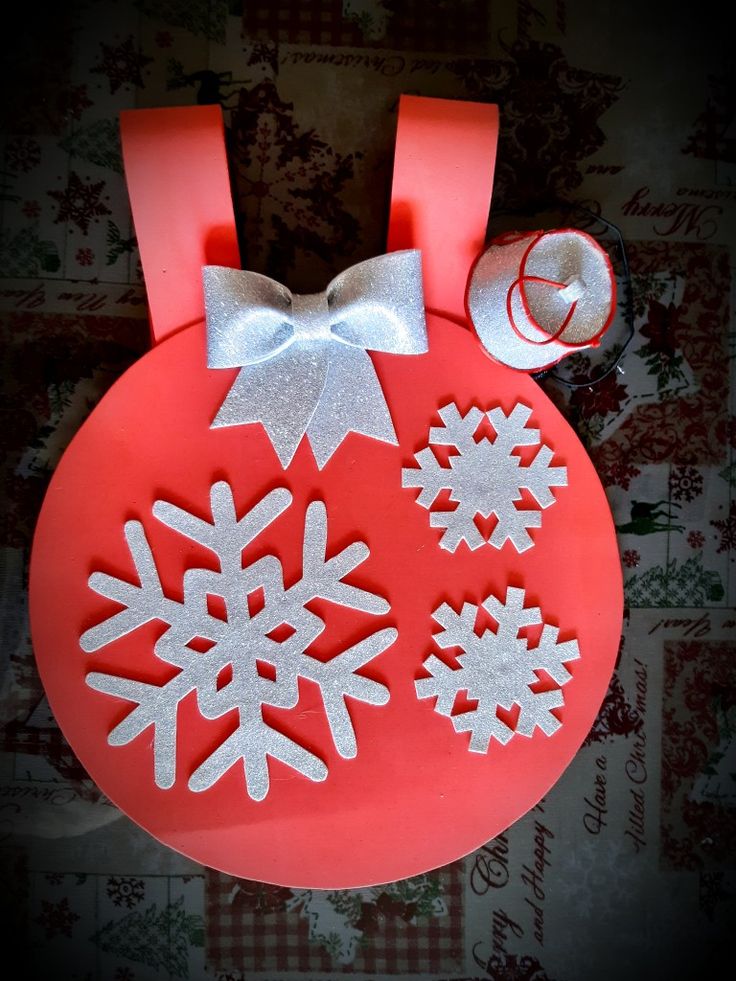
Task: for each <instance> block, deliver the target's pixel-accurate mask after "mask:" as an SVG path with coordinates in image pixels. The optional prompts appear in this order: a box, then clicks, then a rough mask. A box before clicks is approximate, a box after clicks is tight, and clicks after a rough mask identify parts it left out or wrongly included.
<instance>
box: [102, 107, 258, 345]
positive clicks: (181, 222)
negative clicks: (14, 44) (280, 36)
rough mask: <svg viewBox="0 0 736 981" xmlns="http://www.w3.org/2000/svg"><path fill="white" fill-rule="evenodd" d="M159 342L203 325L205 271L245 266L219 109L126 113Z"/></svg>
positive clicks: (131, 182)
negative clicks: (243, 264)
mask: <svg viewBox="0 0 736 981" xmlns="http://www.w3.org/2000/svg"><path fill="white" fill-rule="evenodd" d="M120 132H121V138H122V144H123V161H124V164H125V176H126V180H127V184H128V193H129V195H130V203H131V208H132V211H133V223H134V225H135V232H136V236H137V238H138V247H139V249H140V254H141V264H142V266H143V274H144V277H145V282H146V290H147V293H148V305H149V311H150V319H151V335H152V340H153V343H154V344H156V343H158V342H159V341H162V340H163V339H164V338H165V337H168V336H169V335H170V334H173V333H175V332H176V331H178V330H181V328H182V327H188V326H190V325H191V324H194V323H197V322H199V321H202V320H203V319H204V296H203V292H202V266H204V265H218V266H231V267H234V268H237V269H239V268H240V252H239V249H238V240H237V234H236V226H235V214H234V212H233V202H232V197H231V194H230V180H229V177H228V167H227V158H226V155H225V140H224V127H223V121H222V110H221V109H220V107H219V106H186V107H177V108H173V109H135V110H130V111H127V112H122V113H121V114H120Z"/></svg>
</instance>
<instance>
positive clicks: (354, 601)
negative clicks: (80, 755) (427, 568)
mask: <svg viewBox="0 0 736 981" xmlns="http://www.w3.org/2000/svg"><path fill="white" fill-rule="evenodd" d="M210 501H211V510H212V521H211V522H210V521H204V520H202V519H201V518H198V517H196V516H195V515H193V514H190V513H189V512H187V511H185V510H183V509H182V508H179V507H176V506H175V505H174V504H170V503H168V502H166V501H156V503H155V504H154V506H153V514H154V516H155V517H156V518H157V519H158V520H159V521H161V522H162V523H163V524H164V525H167V526H168V527H169V528H172V529H173V530H174V531H176V532H178V533H179V534H181V535H184V536H186V537H187V538H189V539H191V540H193V541H195V542H197V543H198V544H199V545H201V546H204V548H206V549H208V550H209V551H211V552H213V553H214V554H215V555H216V556H217V559H218V560H219V567H220V568H219V571H213V570H211V569H206V568H195V569H188V570H187V571H186V572H185V573H184V577H183V599H182V600H177V599H173V598H171V597H169V596H167V595H166V594H165V593H164V590H163V587H162V585H161V580H160V578H159V574H158V570H157V568H156V563H155V561H154V556H153V553H152V550H151V546H150V544H149V542H148V538H147V536H146V531H145V529H144V527H143V525H142V524H141V522H140V521H128V522H126V524H125V537H126V540H127V542H128V547H129V549H130V554H131V556H132V559H133V562H134V564H135V569H136V572H137V574H138V579H139V583H138V584H134V583H129V582H125V581H124V580H122V579H117V578H115V577H114V576H110V575H107V574H106V573H104V572H95V573H93V574H92V575H91V576H90V579H89V585H90V587H91V588H92V589H93V590H94V591H95V592H97V593H99V594H100V595H101V596H105V597H107V598H108V599H111V600H114V601H115V602H117V603H119V604H120V605H121V606H122V607H123V609H122V610H121V611H120V612H117V613H115V614H113V615H112V616H110V617H109V618H108V619H106V620H104V621H103V622H101V623H99V624H98V625H97V626H95V627H92V628H91V629H90V630H87V631H86V632H85V633H84V634H83V635H82V637H81V638H80V644H81V647H82V649H83V650H84V651H87V652H92V651H97V650H99V649H100V648H102V647H105V646H106V645H107V644H111V643H113V641H115V640H117V639H118V638H120V637H123V636H124V635H125V634H128V633H130V632H131V631H133V630H137V629H138V628H139V627H141V626H143V625H144V624H146V623H149V622H151V621H163V622H164V623H165V624H167V625H168V626H167V629H166V630H165V631H164V632H163V633H162V634H161V636H160V637H159V639H158V640H157V641H156V643H155V646H154V649H153V650H154V653H155V655H156V657H158V658H159V659H160V660H161V661H165V662H166V663H167V664H171V665H173V666H174V667H176V668H178V669H179V671H178V673H177V674H176V675H175V676H174V677H173V678H171V680H170V681H168V682H166V683H164V684H162V685H153V684H149V683H147V682H144V681H137V680H135V679H133V678H127V677H119V676H117V675H112V674H103V673H100V672H95V671H93V672H91V673H90V674H88V675H87V678H86V681H87V684H88V685H89V686H90V687H91V688H94V689H95V690H96V691H100V692H103V693H105V694H107V695H113V696H116V697H118V698H122V699H125V700H126V701H129V702H134V703H136V708H134V709H133V711H132V712H130V713H129V714H128V715H127V716H126V717H125V718H124V719H123V720H122V722H120V723H119V724H118V725H117V726H115V728H114V729H113V730H112V731H111V732H110V734H109V737H108V742H109V743H110V745H112V746H121V745H124V744H126V743H129V742H130V741H131V740H132V739H135V738H136V736H138V735H140V733H142V732H143V731H144V729H147V728H148V727H149V726H153V757H154V779H155V782H156V784H157V785H158V786H159V787H162V788H167V787H171V786H172V785H173V784H174V782H175V779H176V742H177V715H178V708H179V703H180V702H181V701H182V699H184V698H186V697H187V696H188V695H189V694H190V693H191V692H196V698H197V705H198V708H199V711H200V712H201V714H202V715H203V716H204V717H205V718H206V719H216V718H218V717H220V716H222V715H225V714H226V713H228V712H231V711H233V710H236V711H237V713H238V725H237V728H236V729H235V731H234V732H233V733H232V734H231V735H230V736H228V737H227V738H226V739H225V740H224V741H223V742H222V743H221V744H220V745H219V746H217V747H216V749H215V750H214V752H213V753H212V754H211V755H210V756H209V757H207V759H205V760H204V762H203V763H202V764H201V765H200V766H198V767H197V768H196V769H195V770H194V772H193V773H192V774H191V776H190V778H189V784H188V785H189V788H190V789H191V790H194V791H202V790H207V789H208V788H209V787H211V786H212V785H213V784H214V783H215V782H216V781H217V780H219V779H220V777H222V776H223V774H225V773H226V771H227V770H229V769H230V767H231V766H233V765H234V764H236V763H238V762H242V764H243V767H244V770H245V781H246V787H247V790H248V793H249V794H250V796H251V797H252V798H253V799H254V800H263V798H264V797H265V796H266V794H267V793H268V790H269V772H268V760H267V758H268V757H269V756H271V757H273V758H274V759H277V760H280V761H281V762H282V763H285V764H286V765H287V766H289V767H291V768H292V769H294V770H296V771H297V772H298V773H301V774H303V775H304V776H305V777H308V778H309V779H310V780H324V779H325V778H326V776H327V767H326V765H325V763H324V762H323V761H322V760H321V759H320V758H319V757H318V756H315V755H314V753H312V752H310V751H309V750H307V749H305V748H304V747H303V746H301V745H300V744H299V743H298V742H296V741H295V740H294V739H291V738H290V737H289V736H287V735H285V734H284V733H282V732H280V731H279V730H278V729H276V728H273V727H272V726H271V725H270V724H269V723H267V722H266V721H265V720H264V718H263V714H262V707H263V706H264V705H265V706H273V707H276V708H282V709H289V708H293V707H294V706H295V705H296V704H297V701H298V699H299V685H298V682H299V678H307V679H309V680H310V681H313V682H315V683H316V684H317V685H318V686H319V689H320V694H321V696H322V703H323V705H324V711H325V715H326V717H327V721H328V723H329V726H330V730H331V733H332V739H333V742H334V745H335V748H336V750H337V752H338V753H339V754H340V756H342V757H344V758H346V759H350V758H352V757H354V756H355V755H356V753H357V744H356V738H355V732H354V729H353V725H352V722H351V720H350V715H349V713H348V708H347V705H346V702H345V699H346V697H348V696H349V697H350V698H354V699H358V700H359V701H362V702H367V703H369V704H371V705H384V704H385V703H386V702H387V701H388V699H389V692H388V689H387V688H386V687H385V686H384V685H382V684H380V683H379V682H377V681H372V680H370V679H369V678H365V677H362V676H361V675H359V674H356V673H355V672H356V671H357V670H358V669H360V668H361V667H363V665H365V664H366V663H367V662H368V661H370V660H371V659H372V658H374V657H376V656H377V655H378V654H380V653H382V652H383V651H384V650H386V648H387V647H389V645H390V644H392V643H393V642H394V640H395V639H396V636H397V631H396V630H395V629H393V628H385V629H383V630H379V631H377V632H376V633H373V634H371V635H370V636H368V637H366V638H365V639H364V640H361V641H359V642H358V643H357V644H354V645H353V646H352V647H350V648H348V649H347V650H344V651H342V652H340V653H337V654H335V655H334V656H332V657H331V658H330V659H329V660H327V661H322V660H319V659H318V658H316V657H312V656H310V654H309V652H308V648H309V646H310V644H312V643H313V642H314V641H315V640H316V638H317V637H318V636H319V635H320V634H321V633H322V631H323V630H324V627H325V622H324V621H323V620H322V619H321V617H320V616H318V615H317V614H316V613H313V612H312V611H311V610H309V609H307V604H308V603H309V602H310V601H311V600H313V599H317V598H320V599H323V600H328V601H329V602H331V603H336V604H339V605H340V606H343V607H349V608H350V609H353V610H359V611H362V612H364V613H372V614H382V613H386V612H388V610H389V604H388V603H387V602H386V600H384V599H383V598H382V597H380V596H377V595H375V594H374V593H369V592H367V591H365V590H363V589H359V588H357V587H356V586H351V585H349V584H348V583H346V582H344V578H345V576H347V575H348V574H349V573H350V572H351V571H352V570H353V569H355V568H356V566H358V565H360V564H361V563H362V562H363V561H365V559H366V558H367V557H368V554H369V550H368V546H367V545H366V544H364V543H363V542H353V543H352V544H351V545H348V546H347V547H346V548H344V549H342V551H340V552H338V553H337V554H336V555H334V556H333V557H332V558H329V559H328V558H327V557H326V546H327V512H326V509H325V505H324V504H323V503H322V502H321V501H314V502H313V503H311V504H310V505H309V507H308V508H307V512H306V518H305V526H304V539H303V542H304V545H303V560H302V578H301V579H300V580H299V581H298V582H295V583H294V584H293V585H291V586H289V587H286V586H285V585H284V577H283V571H282V567H281V562H280V561H279V559H278V558H277V557H276V556H274V555H264V556H262V557H261V558H259V559H257V560H256V561H254V562H252V563H251V564H250V565H245V566H244V564H243V549H244V548H245V547H246V546H247V545H248V544H249V543H250V542H252V541H253V540H254V539H255V538H256V537H257V536H258V535H259V534H260V533H261V532H262V531H263V530H264V528H266V527H267V526H268V525H269V524H271V522H272V521H274V520H275V519H276V518H278V516H279V515H280V514H282V513H283V512H284V511H285V510H286V508H288V507H289V505H290V504H291V501H292V496H291V494H290V492H289V491H288V490H286V489H285V488H277V489H276V490H272V491H271V492H270V493H268V494H266V496H265V497H263V498H262V499H261V500H260V501H259V502H258V503H257V504H256V505H255V507H253V508H252V509H251V510H250V511H248V512H247V513H246V514H245V515H244V516H243V517H241V518H238V517H237V515H236V511H235V505H234V501H233V494H232V490H231V489H230V486H229V485H228V484H227V483H225V482H219V483H216V484H214V486H213V487H212V490H211V495H210ZM217 597H219V601H218V602H219V603H220V605H221V606H222V607H223V608H222V609H219V610H218V609H216V608H214V609H213V608H211V605H210V599H214V598H217ZM223 604H224V606H223ZM228 675H229V680H227V681H226V683H224V684H223V683H222V682H223V679H224V678H227V677H228Z"/></svg>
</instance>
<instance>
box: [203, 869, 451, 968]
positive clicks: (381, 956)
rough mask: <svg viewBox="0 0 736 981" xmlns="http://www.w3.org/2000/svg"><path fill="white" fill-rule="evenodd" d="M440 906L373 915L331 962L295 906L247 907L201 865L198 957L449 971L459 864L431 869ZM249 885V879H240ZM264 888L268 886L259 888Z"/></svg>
mask: <svg viewBox="0 0 736 981" xmlns="http://www.w3.org/2000/svg"><path fill="white" fill-rule="evenodd" d="M434 874H435V875H436V876H437V877H438V879H439V882H440V885H441V887H442V896H443V899H444V901H445V903H446V905H447V913H446V914H445V915H444V916H436V917H435V916H431V917H417V919H416V922H415V923H413V924H412V923H406V922H405V921H404V920H402V919H401V918H399V917H396V916H385V917H384V916H379V918H378V928H377V930H376V932H372V933H370V934H368V935H365V937H364V942H363V943H361V944H360V945H359V946H358V951H357V953H356V956H355V960H354V961H353V962H352V963H351V964H344V965H341V964H339V963H338V962H337V961H336V960H333V958H332V957H331V956H330V955H329V954H328V953H327V952H326V951H325V950H324V949H323V948H322V947H320V946H319V945H318V944H317V943H315V942H310V941H309V928H308V924H307V920H306V918H305V917H302V916H301V915H300V913H299V911H298V910H294V911H293V912H286V911H285V910H283V909H277V910H269V909H263V908H260V909H254V908H253V904H251V903H247V902H245V901H243V899H242V896H241V894H240V892H239V890H237V889H236V886H237V885H238V882H239V880H238V879H234V878H232V877H230V876H227V875H223V874H222V873H220V872H215V871H212V870H208V872H207V873H206V876H205V903H206V922H207V950H206V960H207V963H208V965H209V968H210V970H214V971H242V972H243V973H244V974H245V975H246V976H247V974H248V972H250V971H322V972H329V973H330V974H333V975H334V974H336V973H338V972H339V973H341V974H344V973H347V974H349V973H353V972H359V973H360V972H364V973H370V974H395V975H399V976H402V977H404V976H411V975H416V974H421V975H424V974H427V973H441V972H450V973H452V972H455V971H457V970H458V969H459V968H460V965H461V961H462V952H463V909H462V873H461V865H460V863H459V862H455V863H453V864H452V865H448V866H447V867H446V868H444V869H441V870H440V871H439V872H437V873H434ZM248 885H249V886H250V885H251V884H250V883H249V884H248ZM263 888H265V889H268V888H269V887H263Z"/></svg>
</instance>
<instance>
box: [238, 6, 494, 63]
mask: <svg viewBox="0 0 736 981" xmlns="http://www.w3.org/2000/svg"><path fill="white" fill-rule="evenodd" d="M489 6H490V5H489V4H488V3H487V2H486V0H469V2H467V3H463V4H457V3H444V4H441V3H431V2H427V0H393V2H392V3H391V8H390V9H391V15H390V17H389V19H388V22H387V26H386V34H385V37H381V38H376V39H375V40H368V39H366V37H365V35H364V33H363V32H362V31H361V29H360V27H359V26H358V24H357V23H356V22H355V21H353V20H348V19H346V18H345V17H344V15H343V0H287V2H282V3H272V2H269V0H259V2H251V0H247V2H245V3H244V4H243V35H244V37H245V38H247V39H248V40H253V41H281V42H284V43H287V44H326V45H330V46H332V47H351V48H365V47H379V48H390V49H392V50H398V51H437V52H439V51H442V52H444V53H455V54H483V53H484V52H485V51H486V50H487V47H488V39H489V35H490V15H489V9H488V8H489Z"/></svg>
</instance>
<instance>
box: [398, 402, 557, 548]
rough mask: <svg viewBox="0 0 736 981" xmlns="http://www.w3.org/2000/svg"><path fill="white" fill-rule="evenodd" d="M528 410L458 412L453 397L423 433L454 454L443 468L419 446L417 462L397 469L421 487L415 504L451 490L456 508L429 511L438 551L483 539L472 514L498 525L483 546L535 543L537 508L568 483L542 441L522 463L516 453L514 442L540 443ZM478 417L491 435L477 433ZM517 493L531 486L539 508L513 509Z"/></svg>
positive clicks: (518, 497)
mask: <svg viewBox="0 0 736 981" xmlns="http://www.w3.org/2000/svg"><path fill="white" fill-rule="evenodd" d="M531 412H532V410H531V409H529V408H528V407H527V406H525V405H522V404H521V403H520V402H517V403H516V405H515V406H514V408H513V409H512V411H511V413H510V414H509V415H508V416H507V415H506V414H505V413H504V411H503V409H501V408H495V409H490V410H489V411H488V412H482V411H481V410H480V409H479V408H477V407H476V406H474V407H473V408H471V409H470V410H469V411H468V412H467V413H466V415H464V416H463V415H461V414H460V412H459V411H458V407H457V405H456V404H455V403H454V402H450V403H449V404H448V405H446V406H444V407H443V408H442V409H440V412H439V415H440V418H441V420H442V426H433V427H432V428H431V429H430V430H429V443H430V444H434V445H435V446H451V447H452V446H454V447H455V449H456V450H457V453H454V454H450V457H449V461H448V462H449V466H447V467H444V466H442V464H441V463H440V462H439V461H438V459H437V457H436V456H435V454H434V453H433V452H432V449H431V448H430V446H427V447H425V448H424V449H423V450H420V451H419V453H417V454H416V461H417V463H418V464H419V467H418V468H416V467H405V468H404V469H403V470H402V486H403V487H419V488H421V491H420V493H419V496H418V497H417V503H418V504H421V506H422V507H425V508H427V509H429V508H431V506H432V504H433V503H434V501H435V499H436V498H437V495H438V494H439V493H440V492H441V491H443V490H449V491H450V501H452V502H453V503H456V504H457V507H456V508H455V509H454V510H449V511H441V510H437V511H430V515H429V523H430V525H431V526H432V527H433V528H444V529H445V532H444V534H443V535H442V538H441V539H440V546H441V547H442V548H445V549H447V550H448V551H449V552H454V551H455V550H456V549H457V547H458V545H459V544H460V542H462V541H465V542H467V544H468V546H469V547H470V548H471V549H476V548H480V547H481V545H484V544H486V540H485V538H484V537H483V535H482V534H481V533H480V531H479V529H478V527H477V525H476V523H475V518H476V515H480V516H481V517H483V518H489V517H490V516H491V515H492V514H494V515H495V516H496V517H497V518H498V523H497V524H496V526H495V527H494V529H493V531H492V533H491V537H490V539H489V542H488V544H490V545H493V546H494V547H495V548H499V549H500V548H501V547H502V546H503V545H504V544H505V542H507V541H510V542H512V543H513V545H514V546H515V548H516V550H517V551H518V552H524V551H526V549H528V548H531V547H532V545H533V544H534V540H533V538H532V536H531V535H530V534H529V529H530V528H539V527H540V526H541V524H542V514H541V511H540V510H539V509H540V508H548V507H549V506H550V505H551V504H554V503H555V495H554V494H553V493H552V490H551V488H552V487H564V486H566V485H567V468H566V467H552V466H550V463H551V461H552V456H553V453H552V450H551V449H550V448H549V446H547V445H545V444H542V445H541V446H540V448H539V450H538V451H537V453H536V455H535V456H534V459H533V460H532V461H531V462H530V463H528V464H524V463H522V461H521V459H520V458H519V456H518V455H517V454H516V453H515V452H514V451H515V450H516V449H517V448H518V447H522V446H536V445H537V444H539V442H540V433H539V430H538V429H531V428H529V427H527V425H526V422H527V420H528V419H529V416H530V415H531ZM484 417H485V418H487V419H488V421H489V422H490V423H491V425H492V426H493V429H494V431H495V434H496V435H495V438H494V439H493V440H490V439H488V438H487V437H482V438H481V439H479V440H476V438H475V434H476V431H477V429H478V426H479V425H480V423H481V421H482V420H483V418H484ZM522 490H527V491H529V493H530V494H531V495H532V497H533V498H534V500H535V501H536V503H537V505H538V507H537V508H527V507H524V508H522V509H520V508H517V507H516V502H517V501H521V500H522V493H521V492H522Z"/></svg>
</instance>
